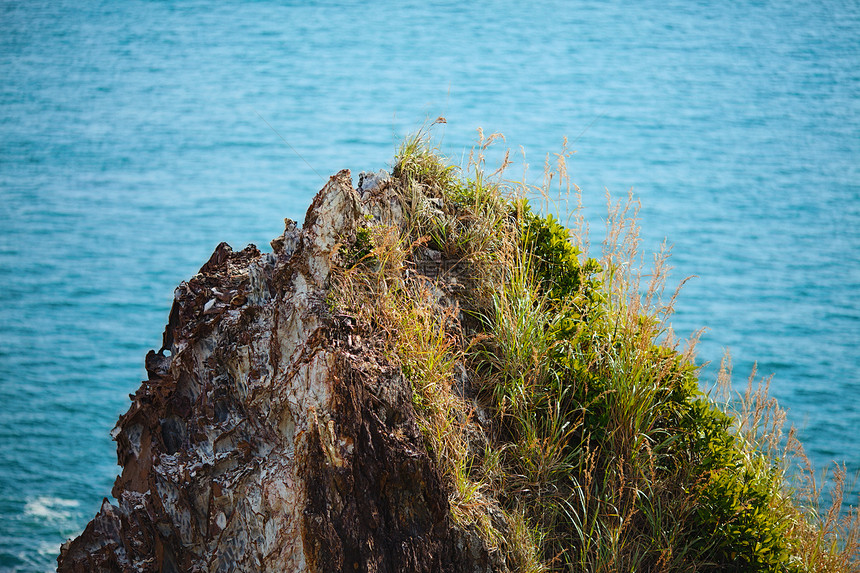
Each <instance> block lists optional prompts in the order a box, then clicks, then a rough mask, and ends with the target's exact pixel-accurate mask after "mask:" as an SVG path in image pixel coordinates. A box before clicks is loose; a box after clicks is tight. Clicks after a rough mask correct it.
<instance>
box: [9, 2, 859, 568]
mask: <svg viewBox="0 0 860 573" xmlns="http://www.w3.org/2000/svg"><path fill="white" fill-rule="evenodd" d="M538 4H539V5H532V4H531V3H524V2H509V1H500V2H495V3H493V4H492V8H489V7H487V6H485V5H483V4H479V3H463V2H426V1H423V2H397V3H394V2H379V3H368V5H365V3H359V2H343V3H341V2H273V1H261V2H253V3H246V2H230V1H225V2H219V3H204V2H199V1H187V2H166V1H164V2H154V1H153V2H147V1H142V0H141V1H134V0H132V1H127V2H95V1H84V2H81V1H77V2H69V1H62V0H53V1H51V2H46V1H41V0H30V1H27V2H23V1H20V2H19V1H13V0H0V29H2V33H0V288H2V290H0V300H2V304H0V570H3V571H42V570H49V569H51V568H53V567H55V559H56V556H57V554H58V551H59V545H60V543H62V542H63V541H64V540H65V539H66V538H68V537H71V536H75V535H77V534H78V533H79V532H80V531H81V530H82V528H83V527H84V525H85V524H86V523H87V521H88V520H90V519H91V518H92V516H93V515H94V514H95V513H96V511H97V510H98V507H99V504H100V502H101V500H102V498H103V497H105V496H109V495H110V489H111V486H112V483H113V479H114V478H115V476H116V474H117V470H118V468H117V466H116V465H115V464H116V456H115V449H114V444H113V443H112V442H111V440H110V437H109V432H110V429H111V428H112V427H113V424H114V423H115V421H116V418H117V416H118V415H119V414H120V413H122V412H124V411H125V410H126V408H127V406H128V397H127V395H128V394H129V393H130V392H133V391H134V390H135V389H136V388H137V386H138V384H139V381H140V380H141V379H143V378H144V377H145V372H144V369H143V357H144V355H145V353H146V351H147V350H148V349H150V348H153V347H157V346H159V344H160V340H161V332H162V329H163V327H164V323H165V322H166V319H167V315H168V311H169V307H170V303H171V300H172V292H173V288H174V287H175V286H176V285H177V284H178V283H179V282H180V281H181V280H183V279H187V278H188V277H190V276H191V275H193V274H194V273H195V272H196V271H197V269H198V268H199V267H200V266H201V265H202V264H203V262H205V261H206V259H207V258H208V256H209V254H210V253H211V251H212V250H213V248H214V247H215V246H216V245H217V244H218V243H219V242H220V241H222V240H226V241H228V242H229V243H230V244H231V245H233V247H234V248H242V247H243V246H244V245H246V244H247V243H255V244H257V245H258V246H260V247H261V248H266V249H267V248H268V241H269V240H270V239H271V238H273V237H275V236H277V235H278V234H280V232H281V231H282V229H283V218H284V217H291V218H293V219H299V220H301V219H302V217H303V214H304V211H305V209H306V208H307V205H308V204H309V202H310V199H311V198H312V196H313V195H314V193H315V192H316V190H317V189H319V188H320V187H321V185H322V183H323V181H322V180H321V178H320V176H319V175H318V174H317V173H319V174H321V175H322V176H323V177H327V176H328V175H330V174H332V173H334V172H336V171H338V170H340V169H342V168H349V169H352V171H353V175H354V176H357V174H358V172H359V171H362V170H377V169H380V168H387V167H389V166H390V162H391V158H392V156H393V153H394V150H395V148H396V146H397V143H398V141H399V139H400V138H401V137H403V136H404V135H406V134H408V133H410V132H413V131H415V130H416V129H417V128H419V127H420V126H421V125H422V123H423V122H425V121H426V120H427V119H430V120H432V119H434V118H435V117H437V116H440V115H442V116H444V117H446V118H447V124H445V125H440V126H437V129H436V134H437V137H438V141H439V142H440V144H441V145H442V147H443V149H444V150H445V152H446V153H448V154H450V155H451V156H452V157H454V158H455V159H456V160H459V159H460V158H461V157H462V156H463V153H464V149H468V148H469V147H470V146H471V145H472V144H473V142H474V140H475V136H476V131H475V130H476V128H478V127H482V128H483V129H484V130H485V132H487V133H489V132H493V131H500V132H502V133H504V134H505V136H506V138H507V140H506V141H507V143H506V144H507V145H508V146H509V147H511V148H512V149H513V150H514V151H517V152H519V150H520V146H522V148H523V149H524V152H525V158H526V159H525V161H526V162H528V163H529V164H530V165H531V171H530V172H529V173H530V174H529V175H528V176H529V177H530V178H532V179H534V180H537V179H538V177H539V174H540V172H541V170H542V165H543V161H544V157H545V155H546V154H547V153H551V152H556V151H559V149H560V147H561V142H562V138H563V137H564V136H567V137H569V138H570V140H571V142H572V143H571V149H573V150H575V151H576V153H575V154H574V156H573V157H572V158H571V159H570V162H569V169H570V174H571V176H572V178H573V180H574V181H575V182H576V183H578V184H579V186H580V187H581V189H582V191H583V194H584V203H585V205H586V215H587V217H588V219H589V221H590V222H591V223H592V230H593V231H594V235H595V236H593V237H592V243H593V244H594V245H598V244H599V240H600V237H599V236H598V235H599V229H600V226H601V225H600V221H601V219H602V216H603V214H604V207H603V205H604V192H605V190H606V189H608V190H609V191H610V192H611V193H612V194H613V195H615V196H619V197H623V196H625V195H626V193H627V192H628V190H629V189H631V188H632V189H633V190H634V192H635V193H636V195H637V196H638V197H639V198H640V199H641V201H642V210H641V213H640V218H641V222H642V226H643V231H642V233H643V240H644V245H645V248H646V249H652V250H653V249H654V248H656V247H657V246H658V244H659V242H660V241H661V240H663V238H666V240H667V241H668V242H669V243H670V244H672V245H673V253H674V257H673V266H674V267H675V269H674V275H673V276H674V277H675V279H676V280H680V279H682V278H684V277H687V276H690V275H695V276H696V278H694V279H692V280H691V281H690V282H688V283H687V286H686V287H685V288H684V290H683V291H682V294H681V296H680V299H679V300H678V303H677V311H678V312H677V314H676V316H675V318H674V321H673V324H674V326H675V328H676V330H677V331H678V332H679V333H680V334H689V333H691V332H693V331H695V330H697V329H699V328H702V327H704V328H707V331H706V332H705V334H704V335H703V339H702V343H701V345H700V347H699V350H700V351H699V358H700V360H701V361H702V362H711V363H718V362H719V360H720V357H721V356H722V354H723V352H724V350H725V349H726V348H729V349H730V351H731V353H732V355H733V357H734V364H735V379H736V381H737V382H738V383H739V384H743V382H744V380H745V377H746V375H747V373H748V372H749V371H750V369H751V367H752V364H753V363H754V362H756V361H757V362H758V369H759V372H761V373H763V374H766V375H770V374H773V375H774V379H773V383H772V386H771V391H772V393H773V394H774V395H775V396H776V397H778V398H779V400H780V401H781V403H782V404H783V405H784V406H785V407H787V408H788V409H789V421H790V422H791V423H793V424H794V425H796V426H797V427H798V428H799V430H800V435H801V437H802V439H803V440H804V443H805V445H806V448H807V452H808V453H809V455H810V457H811V458H812V459H813V461H814V462H815V464H816V466H817V467H821V468H823V467H826V466H827V465H828V464H830V463H831V462H832V461H833V460H837V461H839V462H844V463H845V465H846V467H847V469H848V472H849V474H852V475H853V474H856V472H858V471H860V432H858V427H860V374H858V373H860V350H858V343H860V302H858V296H860V183H858V181H860V42H858V38H860V6H858V4H857V3H856V2H805V1H792V2H787V1H782V2H769V1H757V2H752V1H741V2H735V3H726V2H722V3H705V2H700V3H694V2H687V1H684V2H672V1H669V2H666V1H663V2H650V1H644V2H637V3H628V2H596V1H585V2H542V3H538ZM258 114H259V115H258ZM260 116H262V117H263V118H265V120H266V121H268V122H269V123H271V125H272V126H273V127H274V128H275V129H277V131H278V132H279V133H280V135H282V136H283V137H284V138H285V139H286V140H287V141H288V143H289V146H288V145H285V144H284V142H283V141H281V139H280V138H279V136H278V135H276V134H274V133H273V132H272V130H270V128H269V127H268V126H267V125H266V123H265V121H263V120H262V119H261V117H260ZM290 146H291V147H292V148H294V149H295V150H296V151H297V152H298V153H299V154H300V155H301V158H300V157H299V156H298V155H297V154H296V153H294V152H293V151H292V150H291V148H290ZM496 155H498V154H496ZM496 155H493V156H492V157H491V159H493V158H494V157H496ZM302 158H303V159H302ZM713 377H714V369H713V367H711V368H708V369H706V370H705V371H704V375H703V378H704V382H705V383H708V382H711V381H713ZM857 494H858V488H857V487H856V486H855V487H853V489H852V490H851V491H850V496H851V499H850V500H849V501H851V502H852V503H854V504H856V503H857Z"/></svg>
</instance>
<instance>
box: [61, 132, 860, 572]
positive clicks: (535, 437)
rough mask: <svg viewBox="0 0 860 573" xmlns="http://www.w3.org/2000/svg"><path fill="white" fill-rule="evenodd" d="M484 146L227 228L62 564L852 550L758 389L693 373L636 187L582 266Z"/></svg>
mask: <svg viewBox="0 0 860 573" xmlns="http://www.w3.org/2000/svg"><path fill="white" fill-rule="evenodd" d="M493 139H494V137H493V136H491V137H490V138H483V137H482V139H481V141H480V146H479V147H478V148H477V151H476V153H474V154H472V155H470V160H469V163H468V166H467V169H466V171H467V173H468V177H464V176H463V172H461V171H460V170H458V169H457V168H455V167H452V166H451V165H449V164H448V163H447V162H446V161H445V160H444V159H443V158H441V157H439V155H438V154H437V153H436V152H435V150H434V149H433V148H431V147H430V146H429V145H428V144H427V141H426V139H425V138H424V137H422V136H421V134H419V135H418V136H415V137H413V138H410V139H407V140H406V141H404V142H403V144H402V146H401V148H400V150H399V152H398V157H397V159H396V161H395V165H394V168H393V170H392V172H391V173H390V174H388V173H385V172H380V173H378V174H370V175H368V174H361V175H360V176H359V180H358V188H357V189H354V188H353V185H352V181H351V177H350V174H349V172H347V171H343V172H340V173H338V174H337V175H335V176H334V177H332V178H331V179H330V180H329V182H328V183H327V184H326V186H325V187H324V188H323V189H322V190H321V191H320V192H319V194H318V195H317V196H316V198H315V199H314V201H313V203H312V205H311V206H310V208H309V210H308V212H307V214H306V216H305V222H304V226H303V228H302V229H298V228H297V227H296V225H295V223H293V222H292V221H287V222H286V229H285V231H284V233H283V235H282V236H280V237H278V238H276V239H275V240H274V241H272V248H273V253H272V254H263V253H261V252H260V251H258V250H257V248H256V247H253V246H250V247H248V248H246V249H244V250H243V251H241V252H238V253H236V252H233V251H232V249H231V248H230V247H229V246H228V245H226V244H221V245H219V246H218V248H217V249H216V250H215V253H213V255H212V257H211V258H210V259H209V261H208V262H207V263H206V264H205V265H204V266H203V267H202V268H201V269H200V272H199V273H198V274H197V275H195V276H194V277H192V278H191V280H189V281H188V282H184V283H182V284H181V285H180V286H179V288H177V289H176V292H175V300H174V303H173V307H172V309H171V311H170V316H169V319H168V325H167V328H166V329H165V332H164V341H163V345H162V347H161V348H160V349H159V351H158V352H155V351H151V352H150V353H149V354H148V355H147V357H146V370H147V372H148V380H146V381H145V382H143V384H142V385H141V387H140V389H139V390H138V391H137V393H136V394H135V395H134V396H133V397H132V405H131V407H130V408H129V411H128V412H127V413H126V414H124V415H123V416H121V418H120V420H119V423H118V424H117V426H116V429H115V430H114V438H115V439H116V441H117V453H118V457H119V463H120V465H121V466H122V467H123V471H122V474H121V475H120V476H119V477H118V478H117V480H116V483H115V486H114V488H113V492H112V493H113V496H114V497H115V498H116V500H117V504H116V505H112V504H111V503H110V502H108V501H107V500H105V501H104V503H103V505H102V507H101V510H100V511H99V513H98V515H96V517H95V519H93V521H92V522H91V523H90V524H89V525H88V526H87V527H86V529H85V531H84V532H83V534H82V535H81V536H80V537H78V538H77V539H75V540H73V541H70V542H68V543H66V544H65V545H64V546H63V548H62V551H61V555H60V557H59V569H60V571H79V572H82V571H87V572H89V571H177V572H178V571H199V572H204V571H205V572H214V571H307V572H337V571H367V572H391V573H393V572H400V571H418V572H422V571H423V572H430V571H450V572H455V571H456V572H460V571H463V572H470V573H471V572H489V571H522V572H525V573H540V572H548V571H554V572H555V571H558V572H562V571H619V570H624V571H654V572H658V571H659V572H675V571H677V572H681V571H684V572H687V571H700V572H714V573H716V572H718V571H719V572H723V571H735V572H744V573H746V572H748V571H768V572H770V571H795V572H798V573H799V572H800V571H818V570H822V571H823V570H825V569H826V570H828V571H831V570H832V571H849V570H851V571H853V570H856V566H855V565H856V563H857V559H856V553H857V550H858V548H860V543H856V542H855V540H857V539H860V533H858V532H860V514H857V513H856V512H854V513H851V514H850V515H849V518H848V521H846V522H844V523H843V522H839V523H838V524H837V522H836V521H833V520H832V519H831V517H827V518H826V520H825V519H823V518H822V517H821V516H820V515H819V516H816V515H814V514H812V513H809V510H808V509H807V508H810V507H816V506H817V505H818V503H819V502H818V501H817V498H815V497H805V498H804V497H802V496H801V498H800V501H799V502H797V503H796V502H794V501H793V499H794V498H795V497H796V496H797V492H798V491H801V492H802V491H812V492H814V491H815V488H814V487H812V488H808V489H806V490H803V489H798V488H797V487H793V486H786V482H787V480H789V479H791V475H793V474H790V473H789V467H790V466H789V463H790V460H791V459H792V458H791V457H790V455H788V454H790V451H789V452H784V453H782V454H780V453H779V452H778V450H777V449H776V447H777V445H778V444H780V443H782V442H781V440H782V437H783V435H782V434H781V431H782V430H781V425H780V424H781V421H782V420H784V413H782V412H781V411H780V409H779V407H778V405H777V404H776V403H775V402H774V401H773V400H771V399H769V398H768V397H767V392H766V389H767V388H766V386H767V384H765V383H764V382H762V383H761V384H760V385H759V388H758V391H754V389H753V387H752V379H751V381H750V388H749V391H748V392H747V394H746V397H745V398H744V399H743V401H742V404H741V407H740V410H739V411H736V412H732V411H731V410H729V411H728V412H726V411H725V410H724V408H725V407H726V406H722V407H721V406H720V405H718V404H715V403H714V402H713V401H712V400H711V399H710V397H709V396H707V395H705V394H704V393H703V392H702V391H701V390H700V388H699V381H698V368H697V366H696V364H695V361H694V349H695V338H694V339H693V340H691V341H689V343H688V344H687V345H686V347H684V348H683V349H681V347H679V345H678V342H677V340H676V339H675V338H674V336H673V335H672V332H671V325H670V323H669V322H668V320H669V318H670V316H671V313H672V305H673V304H674V295H672V296H664V295H665V294H668V293H666V292H665V290H664V287H665V279H666V265H665V263H666V257H665V255H664V254H661V255H658V256H656V257H655V264H654V267H653V268H652V269H650V270H645V269H643V268H641V266H640V263H638V262H637V261H640V260H641V259H640V258H639V255H638V251H637V245H638V232H637V226H636V211H635V207H633V204H632V203H628V204H627V206H626V207H622V205H621V204H617V205H615V206H612V207H611V209H610V212H609V218H608V220H607V227H608V231H607V238H606V240H605V241H604V245H603V246H604V248H603V253H602V257H601V259H600V261H597V260H595V259H593V258H590V257H589V256H588V254H587V253H586V252H583V251H582V250H581V248H580V247H579V246H578V245H582V244H584V242H585V241H584V240H583V239H584V238H585V237H584V233H583V228H582V225H581V223H582V221H581V220H580V224H579V225H575V230H574V231H571V230H569V229H568V228H566V227H565V226H563V225H561V224H560V223H559V222H558V220H556V219H555V218H554V217H553V216H552V215H551V214H545V213H537V212H534V211H533V210H532V208H531V206H530V204H529V202H528V201H527V200H526V197H527V196H528V195H529V194H530V193H531V192H533V191H535V188H533V187H530V186H529V185H527V184H525V183H516V182H511V181H508V180H506V179H504V178H503V176H502V175H501V173H502V172H503V170H504V167H505V165H506V163H503V165H502V168H501V169H500V170H499V171H497V172H496V174H494V175H493V176H490V175H485V174H484V172H483V171H482V166H483V158H482V152H483V150H485V149H486V147H487V145H489V144H490V143H491V142H492V140H493ZM564 157H565V155H564V154H561V155H559V156H558V168H557V170H556V171H554V172H553V171H550V170H549V168H548V171H547V173H546V178H545V184H544V187H542V188H540V189H538V190H539V191H540V192H541V193H542V194H543V195H542V196H543V197H544V198H546V199H548V198H549V197H550V193H551V191H552V188H553V186H554V185H556V183H554V181H556V182H558V184H559V187H560V188H564V187H565V186H566V183H565V181H569V180H567V179H566V177H567V175H566V174H567V171H566V167H565V163H564ZM547 202H548V201H547ZM575 216H576V214H575V213H574V223H576V219H575ZM642 277H648V280H649V284H648V285H647V286H646V285H644V284H640V278H642ZM675 292H676V294H677V291H675ZM721 379H722V380H723V381H724V382H725V383H728V370H727V369H724V370H723V372H722V374H721ZM727 404H728V405H729V407H730V406H731V402H727ZM788 443H789V447H794V446H792V445H791V444H792V440H791V438H790V439H789V442H788ZM774 456H776V457H774ZM843 478H844V474H843ZM839 479H840V478H837V482H836V483H837V485H838V483H839ZM813 483H814V482H813ZM834 499H835V500H836V501H834V505H833V506H832V507H833V508H837V509H838V507H839V503H841V501H840V500H839V498H838V496H837V497H836V498H834ZM836 511H837V510H836V509H831V513H830V514H829V515H830V516H834V515H836V513H835V512H836ZM810 516H811V517H810ZM834 524H836V525H834ZM811 540H812V541H811ZM821 564H824V565H823V566H819V565H821ZM834 564H835V565H834ZM831 565H832V567H831ZM852 567H853V568H852Z"/></svg>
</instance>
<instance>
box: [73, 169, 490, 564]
mask: <svg viewBox="0 0 860 573" xmlns="http://www.w3.org/2000/svg"><path fill="white" fill-rule="evenodd" d="M362 175H364V174H362ZM401 217H402V215H401V213H400V207H399V202H398V200H397V199H396V197H394V196H393V194H392V193H391V192H390V191H388V185H387V183H386V179H385V176H382V175H380V176H369V177H364V176H363V177H362V179H361V181H360V184H359V190H358V191H357V190H355V189H353V187H352V183H351V177H350V174H349V172H348V171H342V172H340V173H338V174H337V175H335V176H333V177H332V178H331V179H330V180H329V182H328V183H327V184H326V186H325V187H324V188H323V189H322V190H321V191H320V192H319V194H318V195H317V196H316V198H315V199H314V201H313V204H312V205H311V207H310V209H309V210H308V213H307V215H306V218H305V225H304V228H303V229H301V230H299V229H297V228H296V225H295V223H293V222H291V221H289V220H288V221H287V225H286V230H285V231H284V234H283V235H282V236H281V237H278V238H277V239H275V240H274V241H272V246H273V248H274V253H272V254H263V253H261V252H260V251H258V250H257V248H256V247H254V246H249V247H247V248H246V249H244V250H242V251H240V252H233V251H232V249H231V248H230V247H229V246H228V245H227V244H225V243H222V244H221V245H219V246H218V248H217V249H216V250H215V252H214V253H213V255H212V257H211V258H210V259H209V261H208V262H207V263H206V264H205V265H204V266H203V267H202V268H201V269H200V272H199V273H198V274H197V275H195V276H194V277H193V278H191V280H189V281H188V282H183V283H182V284H181V285H180V286H179V287H178V288H177V289H176V292H175V300H174V303H173V308H172V309H171V312H170V318H169V322H168V325H167V328H166V330H165V334H164V345H163V347H162V348H161V350H160V351H159V352H157V353H156V352H154V351H150V352H149V354H148V355H147V357H146V370H147V373H148V380H146V381H144V382H143V383H142V385H141V387H140V389H139V390H138V391H137V393H136V394H135V395H134V396H133V397H132V405H131V407H130V408H129V410H128V412H126V413H125V414H124V415H122V416H121V417H120V419H119V422H118V423H117V426H116V428H115V429H114V432H113V436H114V438H115V439H116V441H117V455H118V458H119V463H120V465H121V466H122V467H123V471H122V474H121V475H120V476H119V477H118V478H117V480H116V483H115V485H114V488H113V491H112V494H113V496H114V497H115V498H116V500H117V505H111V503H110V502H109V501H108V500H107V499H105V501H104V502H103V504H102V507H101V509H100V511H99V512H98V514H97V515H96V516H95V518H94V519H93V520H92V521H91V522H90V523H89V524H88V525H87V527H86V529H85V530H84V532H83V533H82V534H81V535H80V537H78V538H77V539H74V540H72V541H69V542H67V543H66V544H64V546H63V547H62V550H61V554H60V557H59V559H58V562H59V570H60V571H81V572H82V571H87V572H92V571H165V572H171V571H177V572H179V571H213V572H214V571H369V572H392V573H393V572H400V571H419V572H420V571H427V572H430V571H452V572H453V571H490V570H493V569H494V565H493V563H496V562H497V561H498V560H497V559H496V560H494V559H491V558H490V554H489V553H488V551H487V549H486V548H485V547H484V546H483V544H482V542H481V541H480V540H479V538H478V536H477V535H475V534H474V532H467V531H462V530H459V529H458V528H456V527H455V526H454V525H453V524H452V522H451V519H450V518H449V508H448V494H447V491H446V487H445V485H444V484H443V483H442V480H441V477H440V474H439V472H438V470H437V469H436V468H435V467H434V464H433V462H432V460H431V458H430V457H429V456H428V454H427V452H426V450H425V448H424V444H423V440H422V438H421V435H420V432H419V429H418V425H417V423H416V419H415V412H414V410H413V408H412V401H411V392H412V391H411V387H410V385H409V383H408V381H406V380H405V379H404V378H403V377H402V376H401V373H400V370H399V368H397V367H395V366H394V365H392V364H390V363H387V362H386V361H385V359H384V358H382V356H383V355H382V354H381V353H374V352H367V351H366V350H367V349H366V348H364V347H362V343H361V342H360V340H359V339H358V337H353V336H352V335H351V334H350V332H351V329H352V327H353V325H352V324H351V322H350V319H349V318H348V317H343V316H332V315H331V313H330V312H329V310H328V307H327V305H326V295H327V286H328V283H329V278H330V274H331V272H332V268H333V265H334V261H336V259H337V255H338V251H339V249H340V247H341V246H342V245H345V244H350V243H351V242H352V241H354V239H355V234H356V230H357V227H358V224H359V222H360V221H362V220H364V219H365V218H374V219H380V218H385V219H387V220H388V221H393V222H395V223H396V222H397V221H398V220H399V219H400V218H401Z"/></svg>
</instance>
